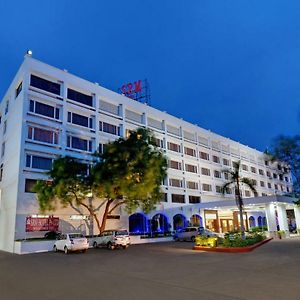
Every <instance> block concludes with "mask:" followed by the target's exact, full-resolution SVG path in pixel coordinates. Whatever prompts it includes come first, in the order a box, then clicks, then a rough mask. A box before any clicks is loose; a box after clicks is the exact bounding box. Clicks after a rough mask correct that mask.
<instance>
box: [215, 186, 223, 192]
mask: <svg viewBox="0 0 300 300" xmlns="http://www.w3.org/2000/svg"><path fill="white" fill-rule="evenodd" d="M216 193H218V194H222V187H221V186H220V185H216Z"/></svg>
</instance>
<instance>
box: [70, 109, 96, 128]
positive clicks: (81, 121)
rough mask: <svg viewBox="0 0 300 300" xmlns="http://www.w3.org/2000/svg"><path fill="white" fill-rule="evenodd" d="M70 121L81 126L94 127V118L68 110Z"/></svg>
mask: <svg viewBox="0 0 300 300" xmlns="http://www.w3.org/2000/svg"><path fill="white" fill-rule="evenodd" d="M68 122H69V123H72V124H76V125H79V126H84V127H88V128H93V118H89V117H86V116H82V115H79V114H76V113H72V112H70V111H69V112H68Z"/></svg>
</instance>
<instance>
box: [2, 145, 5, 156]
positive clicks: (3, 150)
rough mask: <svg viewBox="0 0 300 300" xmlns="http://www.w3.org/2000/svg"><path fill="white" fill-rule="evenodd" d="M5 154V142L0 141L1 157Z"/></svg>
mask: <svg viewBox="0 0 300 300" xmlns="http://www.w3.org/2000/svg"><path fill="white" fill-rule="evenodd" d="M4 154H5V142H3V143H2V147H1V157H3V156H4Z"/></svg>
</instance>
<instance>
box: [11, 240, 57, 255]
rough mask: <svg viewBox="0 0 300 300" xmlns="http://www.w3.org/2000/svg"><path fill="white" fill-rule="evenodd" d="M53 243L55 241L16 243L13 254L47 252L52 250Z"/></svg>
mask: <svg viewBox="0 0 300 300" xmlns="http://www.w3.org/2000/svg"><path fill="white" fill-rule="evenodd" d="M54 243H55V240H51V241H49V240H45V241H16V242H15V248H14V253H17V254H28V253H39V252H49V251H52V250H53V246H54Z"/></svg>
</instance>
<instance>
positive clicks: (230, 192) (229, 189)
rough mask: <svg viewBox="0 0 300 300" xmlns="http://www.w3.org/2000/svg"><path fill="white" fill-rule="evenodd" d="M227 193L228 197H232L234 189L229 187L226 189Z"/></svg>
mask: <svg viewBox="0 0 300 300" xmlns="http://www.w3.org/2000/svg"><path fill="white" fill-rule="evenodd" d="M225 193H226V194H227V195H231V194H232V189H231V188H228V187H227V188H226V189H225Z"/></svg>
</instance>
